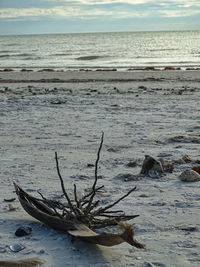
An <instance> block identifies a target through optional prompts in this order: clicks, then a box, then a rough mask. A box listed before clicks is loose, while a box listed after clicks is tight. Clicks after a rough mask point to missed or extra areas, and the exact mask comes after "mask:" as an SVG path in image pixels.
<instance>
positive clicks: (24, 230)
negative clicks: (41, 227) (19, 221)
mask: <svg viewBox="0 0 200 267" xmlns="http://www.w3.org/2000/svg"><path fill="white" fill-rule="evenodd" d="M31 232H32V228H31V227H30V226H22V227H19V228H18V229H17V230H16V232H15V235H16V236H18V237H21V236H26V235H30V234H31Z"/></svg>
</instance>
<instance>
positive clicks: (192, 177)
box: [179, 170, 200, 182]
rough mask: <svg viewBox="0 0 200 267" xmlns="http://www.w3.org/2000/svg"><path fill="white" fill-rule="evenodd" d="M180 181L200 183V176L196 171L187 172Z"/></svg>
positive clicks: (181, 175) (181, 176) (180, 177)
mask: <svg viewBox="0 0 200 267" xmlns="http://www.w3.org/2000/svg"><path fill="white" fill-rule="evenodd" d="M179 179H180V180H181V181H183V182H198V181H200V174H198V173H197V172H196V171H194V170H185V171H184V172H182V173H181V174H180V176H179Z"/></svg>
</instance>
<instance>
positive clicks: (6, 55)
mask: <svg viewBox="0 0 200 267" xmlns="http://www.w3.org/2000/svg"><path fill="white" fill-rule="evenodd" d="M10 56H11V55H9V54H5V55H0V58H9V57H10Z"/></svg>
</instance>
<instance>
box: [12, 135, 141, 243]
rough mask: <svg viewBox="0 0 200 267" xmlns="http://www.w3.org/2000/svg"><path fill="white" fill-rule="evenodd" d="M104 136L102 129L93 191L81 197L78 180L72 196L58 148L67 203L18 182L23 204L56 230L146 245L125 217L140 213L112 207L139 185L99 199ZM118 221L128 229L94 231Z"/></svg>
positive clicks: (95, 239) (98, 239) (94, 240)
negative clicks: (35, 193)
mask: <svg viewBox="0 0 200 267" xmlns="http://www.w3.org/2000/svg"><path fill="white" fill-rule="evenodd" d="M103 137H104V134H103V133H102V137H101V143H100V146H99V149H98V153H97V159H96V162H95V179H94V183H93V186H92V190H91V192H89V193H87V194H85V195H84V196H83V197H81V198H78V196H77V189H76V185H75V184H74V199H73V200H72V199H70V198H69V196H68V194H67V192H66V190H65V186H64V182H63V178H62V175H61V173H60V168H59V162H58V156H57V152H55V160H56V169H57V173H58V176H59V179H60V183H61V188H62V192H63V195H64V197H65V198H66V200H67V204H63V203H61V202H59V201H54V200H50V199H47V198H45V197H44V196H43V195H42V194H41V193H39V194H40V195H41V197H42V198H41V199H39V198H35V197H33V196H31V195H29V194H28V193H26V192H25V191H24V190H23V189H22V188H21V187H19V186H18V185H17V184H16V183H14V186H15V190H16V193H17V195H18V198H19V201H20V203H21V205H22V207H23V208H24V210H25V211H26V212H27V213H28V214H29V215H31V216H33V217H34V218H36V219H37V220H39V221H41V222H43V223H45V224H46V225H48V226H50V227H52V228H54V229H56V230H62V231H64V232H67V233H69V234H70V235H72V236H74V237H79V238H80V239H82V240H84V241H87V242H90V243H95V244H100V245H104V246H113V245H117V244H120V243H122V242H125V241H126V242H128V243H129V244H131V245H133V246H136V247H138V248H144V246H143V245H142V244H140V243H139V242H138V241H136V240H135V239H134V238H133V234H134V232H133V229H132V227H131V226H130V225H128V224H124V223H123V221H128V220H131V219H134V218H135V217H137V216H139V215H125V213H124V212H123V211H122V210H111V208H113V207H114V206H115V205H117V204H118V203H119V202H120V201H122V200H123V199H124V198H126V197H127V196H128V195H130V194H131V193H132V192H133V191H135V190H136V187H133V188H132V189H131V190H129V191H128V192H127V193H126V194H125V195H123V196H122V197H120V198H119V199H118V200H116V201H115V202H113V203H112V204H109V205H107V206H100V204H101V203H100V200H95V195H96V193H97V192H98V191H99V190H100V189H102V188H103V187H104V186H103V185H102V186H100V187H97V182H98V175H97V171H98V162H99V159H100V152H101V149H102V145H103ZM115 225H120V226H121V228H123V229H124V230H125V231H124V232H122V233H117V234H106V233H102V234H96V233H95V232H93V231H92V230H94V229H99V228H104V227H107V226H115Z"/></svg>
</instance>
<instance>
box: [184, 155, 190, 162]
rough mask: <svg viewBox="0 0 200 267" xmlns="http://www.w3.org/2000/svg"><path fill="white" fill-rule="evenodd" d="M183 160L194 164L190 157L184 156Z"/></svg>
mask: <svg viewBox="0 0 200 267" xmlns="http://www.w3.org/2000/svg"><path fill="white" fill-rule="evenodd" d="M182 160H184V161H185V162H186V163H189V162H192V159H191V158H190V157H189V156H188V155H185V156H183V157H182Z"/></svg>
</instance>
